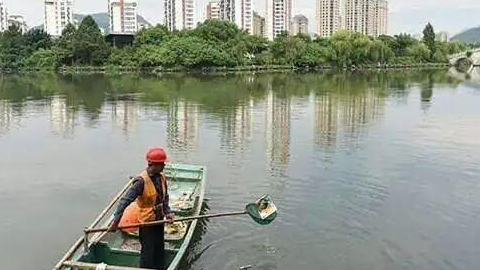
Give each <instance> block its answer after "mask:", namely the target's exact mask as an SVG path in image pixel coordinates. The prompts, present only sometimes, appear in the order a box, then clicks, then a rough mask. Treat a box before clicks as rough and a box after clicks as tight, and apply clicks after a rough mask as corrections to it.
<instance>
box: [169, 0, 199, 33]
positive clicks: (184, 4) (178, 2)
mask: <svg viewBox="0 0 480 270" xmlns="http://www.w3.org/2000/svg"><path fill="white" fill-rule="evenodd" d="M164 5H165V16H164V23H165V26H167V28H168V29H169V30H170V31H174V30H183V29H193V28H195V26H196V11H195V10H196V7H195V0H164Z"/></svg>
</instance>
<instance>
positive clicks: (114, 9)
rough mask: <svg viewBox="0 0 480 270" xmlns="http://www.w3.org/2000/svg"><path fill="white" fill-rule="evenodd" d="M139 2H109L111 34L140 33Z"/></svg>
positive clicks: (122, 0) (131, 0)
mask: <svg viewBox="0 0 480 270" xmlns="http://www.w3.org/2000/svg"><path fill="white" fill-rule="evenodd" d="M137 8H138V3H137V0H108V19H109V24H110V33H112V34H135V33H136V32H137V31H138V19H137Z"/></svg>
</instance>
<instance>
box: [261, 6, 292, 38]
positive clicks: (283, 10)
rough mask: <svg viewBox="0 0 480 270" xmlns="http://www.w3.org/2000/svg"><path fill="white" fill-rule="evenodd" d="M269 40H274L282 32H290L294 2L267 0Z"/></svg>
mask: <svg viewBox="0 0 480 270" xmlns="http://www.w3.org/2000/svg"><path fill="white" fill-rule="evenodd" d="M266 7H267V18H266V21H267V35H266V36H267V38H268V39H270V40H273V39H274V38H275V37H276V36H277V35H278V34H280V33H282V32H290V28H291V20H292V0H267V4H266Z"/></svg>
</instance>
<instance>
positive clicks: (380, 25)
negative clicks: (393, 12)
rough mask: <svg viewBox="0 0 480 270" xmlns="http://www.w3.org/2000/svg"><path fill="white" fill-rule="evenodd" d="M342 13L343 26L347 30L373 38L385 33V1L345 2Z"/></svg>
mask: <svg viewBox="0 0 480 270" xmlns="http://www.w3.org/2000/svg"><path fill="white" fill-rule="evenodd" d="M344 13H345V15H344V26H345V29H347V30H350V31H355V32H359V33H362V34H365V35H369V36H374V37H377V36H379V35H383V34H386V33H387V28H388V2H387V1H384V0H345V6H344Z"/></svg>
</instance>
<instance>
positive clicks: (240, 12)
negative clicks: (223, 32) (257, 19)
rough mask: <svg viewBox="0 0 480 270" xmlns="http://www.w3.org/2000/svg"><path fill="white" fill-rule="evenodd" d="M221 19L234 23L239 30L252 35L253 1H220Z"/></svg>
mask: <svg viewBox="0 0 480 270" xmlns="http://www.w3.org/2000/svg"><path fill="white" fill-rule="evenodd" d="M220 18H221V19H222V20H226V21H230V22H233V23H235V24H237V26H238V28H240V29H242V30H246V31H248V32H249V33H252V31H253V29H252V27H253V10H252V0H220Z"/></svg>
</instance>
